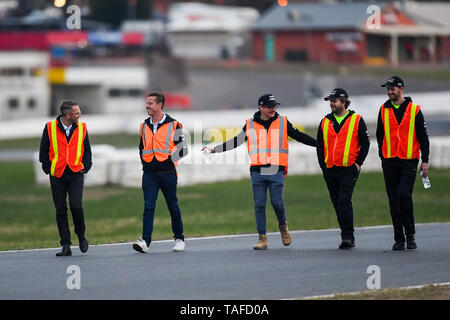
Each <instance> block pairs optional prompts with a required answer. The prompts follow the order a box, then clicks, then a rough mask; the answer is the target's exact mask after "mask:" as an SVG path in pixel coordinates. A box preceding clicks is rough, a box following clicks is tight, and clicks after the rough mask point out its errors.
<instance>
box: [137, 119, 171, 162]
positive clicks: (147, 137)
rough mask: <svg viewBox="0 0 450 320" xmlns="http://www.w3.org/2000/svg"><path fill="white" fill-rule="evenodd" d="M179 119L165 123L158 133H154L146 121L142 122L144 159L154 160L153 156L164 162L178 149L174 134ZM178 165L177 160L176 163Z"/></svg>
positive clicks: (147, 160)
mask: <svg viewBox="0 0 450 320" xmlns="http://www.w3.org/2000/svg"><path fill="white" fill-rule="evenodd" d="M177 124H178V122H177V121H172V122H169V123H166V124H163V125H162V126H161V127H160V128H158V130H157V131H156V134H153V132H152V130H151V129H150V127H149V126H148V125H147V124H146V123H145V122H143V123H141V129H140V132H141V137H142V144H143V146H144V149H143V150H142V159H143V160H144V161H145V162H152V160H153V158H154V157H156V160H158V161H160V162H162V161H165V160H167V159H168V158H169V156H170V155H171V154H172V153H173V152H174V151H175V150H176V147H175V143H174V141H173V136H174V134H175V130H176V128H177ZM174 164H175V166H176V162H175V163H174Z"/></svg>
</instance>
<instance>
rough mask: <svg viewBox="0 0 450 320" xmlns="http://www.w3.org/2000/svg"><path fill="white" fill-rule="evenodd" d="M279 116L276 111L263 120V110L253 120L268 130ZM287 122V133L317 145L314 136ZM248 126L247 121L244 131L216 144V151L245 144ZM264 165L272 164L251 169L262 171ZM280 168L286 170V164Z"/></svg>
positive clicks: (313, 145) (298, 139)
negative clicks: (271, 116)
mask: <svg viewBox="0 0 450 320" xmlns="http://www.w3.org/2000/svg"><path fill="white" fill-rule="evenodd" d="M278 117H279V114H278V113H275V116H273V118H270V119H269V120H262V119H261V111H257V112H255V114H254V115H253V120H254V121H255V122H257V123H259V124H261V125H262V126H264V128H265V129H266V130H269V127H270V125H271V124H272V122H273V121H275V120H276V119H277V118H278ZM287 124H288V126H287V133H288V136H289V137H291V138H292V139H295V140H297V141H298V142H301V143H304V144H306V145H308V146H312V147H315V146H316V140H315V139H314V138H312V137H310V136H309V135H307V134H305V133H303V132H301V131H300V130H298V129H297V128H295V127H294V126H293V125H292V123H291V122H289V121H288V122H287ZM246 127H247V123H246V124H244V127H243V128H242V131H241V132H240V133H239V134H238V135H237V136H235V137H234V138H232V139H230V140H228V141H226V142H224V143H223V144H221V145H218V146H216V147H215V148H214V152H225V151H229V150H232V149H234V148H237V147H238V146H240V145H241V144H243V143H244V142H245V141H247V134H246V133H245V131H246ZM263 167H266V168H267V167H270V164H267V165H262V166H250V171H251V172H260V170H261V168H263ZM278 170H279V171H284V172H285V171H286V168H285V167H284V166H280V167H279V169H278Z"/></svg>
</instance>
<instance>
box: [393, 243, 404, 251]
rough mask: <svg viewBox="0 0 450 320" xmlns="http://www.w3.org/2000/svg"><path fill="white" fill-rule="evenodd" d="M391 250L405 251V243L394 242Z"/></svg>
mask: <svg viewBox="0 0 450 320" xmlns="http://www.w3.org/2000/svg"><path fill="white" fill-rule="evenodd" d="M392 250H405V243H404V242H396V243H394V246H393V247H392Z"/></svg>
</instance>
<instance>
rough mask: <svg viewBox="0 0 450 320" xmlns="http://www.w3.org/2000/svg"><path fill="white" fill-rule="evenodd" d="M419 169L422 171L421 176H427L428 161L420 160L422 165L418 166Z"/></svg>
mask: <svg viewBox="0 0 450 320" xmlns="http://www.w3.org/2000/svg"><path fill="white" fill-rule="evenodd" d="M420 170H421V171H422V177H424V178H426V177H428V163H427V162H422V165H421V166H420Z"/></svg>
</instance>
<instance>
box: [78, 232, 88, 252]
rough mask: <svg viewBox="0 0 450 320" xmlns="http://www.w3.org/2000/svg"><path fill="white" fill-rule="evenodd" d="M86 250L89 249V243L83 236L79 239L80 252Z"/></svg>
mask: <svg viewBox="0 0 450 320" xmlns="http://www.w3.org/2000/svg"><path fill="white" fill-rule="evenodd" d="M88 248H89V242H88V241H87V239H86V236H85V235H83V236H82V237H81V238H80V251H81V252H86V251H88Z"/></svg>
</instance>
